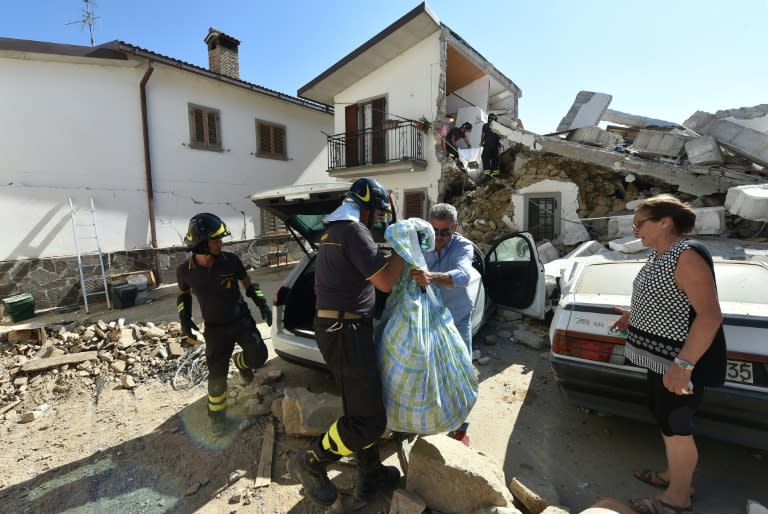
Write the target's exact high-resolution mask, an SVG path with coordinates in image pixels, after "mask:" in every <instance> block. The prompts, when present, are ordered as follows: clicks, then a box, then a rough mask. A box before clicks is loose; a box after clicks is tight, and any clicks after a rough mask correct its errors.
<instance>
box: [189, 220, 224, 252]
mask: <svg viewBox="0 0 768 514" xmlns="http://www.w3.org/2000/svg"><path fill="white" fill-rule="evenodd" d="M228 235H230V232H229V230H228V229H227V225H226V224H224V222H223V221H221V218H219V217H218V216H216V215H215V214H211V213H210V212H201V213H200V214H195V215H194V216H192V219H190V220H189V228H188V229H187V235H186V236H185V237H184V244H185V245H186V246H187V250H189V251H192V252H193V253H202V254H207V253H208V240H209V239H221V238H223V237H226V236H228Z"/></svg>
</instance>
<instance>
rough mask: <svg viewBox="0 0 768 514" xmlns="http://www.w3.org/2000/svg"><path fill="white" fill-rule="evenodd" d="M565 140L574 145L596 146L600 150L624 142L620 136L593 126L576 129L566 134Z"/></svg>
mask: <svg viewBox="0 0 768 514" xmlns="http://www.w3.org/2000/svg"><path fill="white" fill-rule="evenodd" d="M565 139H567V140H568V141H573V142H575V143H581V144H585V145H591V146H598V147H601V148H613V147H615V146H616V145H619V144H622V143H623V142H624V139H623V138H622V137H621V136H619V135H617V134H612V133H610V132H608V131H606V130H603V129H601V128H600V127H594V126H592V127H581V128H577V129H576V130H574V131H573V132H571V133H570V134H568V136H567V137H566V138H565Z"/></svg>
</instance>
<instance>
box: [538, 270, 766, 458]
mask: <svg viewBox="0 0 768 514" xmlns="http://www.w3.org/2000/svg"><path fill="white" fill-rule="evenodd" d="M644 263H645V261H644V260H643V261H638V260H632V261H606V262H595V261H593V262H581V263H579V264H577V265H576V266H574V268H572V271H571V273H570V279H568V280H567V281H565V283H564V284H561V288H562V297H561V299H560V303H559V304H558V306H557V308H556V309H555V313H554V317H553V319H552V324H551V326H550V332H549V335H550V340H551V342H552V350H551V363H552V370H553V371H554V375H555V379H556V381H557V383H558V385H559V387H560V389H561V391H562V392H563V394H564V395H565V398H566V399H567V400H568V401H569V402H570V403H572V404H574V405H578V406H582V407H587V408H589V409H593V410H596V411H601V412H606V413H610V414H616V415H620V416H625V417H629V418H634V419H639V420H644V421H652V419H651V416H650V413H649V411H648V408H647V407H646V405H647V402H646V397H647V393H646V385H645V370H644V369H642V368H638V367H636V366H634V365H632V364H631V363H630V362H629V361H628V360H627V359H626V358H625V357H624V338H623V337H622V335H620V334H617V333H614V332H612V331H611V330H610V327H611V325H612V324H613V323H614V321H616V319H618V317H619V314H618V313H616V312H615V311H614V310H613V307H614V306H618V307H624V308H627V307H628V306H629V304H630V299H631V296H632V282H633V280H634V278H635V276H636V275H637V272H638V271H639V270H640V268H641V267H642V266H643V264H644ZM715 276H716V281H717V289H718V296H719V299H720V308H721V310H722V312H723V315H724V317H725V320H724V322H723V328H724V331H725V339H726V344H727V347H728V367H727V375H726V383H725V385H724V386H722V387H716V388H711V389H710V390H708V391H707V394H706V395H705V397H704V401H703V403H702V405H701V407H700V410H699V412H698V415H697V418H696V432H697V433H699V434H704V435H708V436H711V437H716V438H718V439H722V440H726V441H730V442H734V443H738V444H743V445H746V446H752V447H755V448H762V449H768V303H767V302H768V293H766V291H768V265H767V264H766V263H763V262H759V261H726V260H715ZM694 387H695V384H694Z"/></svg>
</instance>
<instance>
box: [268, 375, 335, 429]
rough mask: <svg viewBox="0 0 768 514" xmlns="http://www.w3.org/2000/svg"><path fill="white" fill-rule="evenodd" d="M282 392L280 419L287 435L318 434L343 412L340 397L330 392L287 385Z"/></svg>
mask: <svg viewBox="0 0 768 514" xmlns="http://www.w3.org/2000/svg"><path fill="white" fill-rule="evenodd" d="M284 394H285V396H284V397H283V398H282V402H281V406H282V416H280V419H281V421H282V422H283V426H284V427H285V433H286V434H288V435H307V436H316V435H320V434H322V433H324V432H325V431H326V430H327V429H328V427H329V426H331V423H333V422H334V421H336V420H337V419H338V418H339V417H340V416H341V415H342V414H343V413H344V409H343V407H342V404H341V398H340V397H338V396H335V395H332V394H328V393H322V394H315V393H311V392H309V391H308V390H307V389H305V388H303V387H287V388H286V389H285V390H284Z"/></svg>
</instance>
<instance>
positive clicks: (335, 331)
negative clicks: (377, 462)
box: [315, 318, 387, 455]
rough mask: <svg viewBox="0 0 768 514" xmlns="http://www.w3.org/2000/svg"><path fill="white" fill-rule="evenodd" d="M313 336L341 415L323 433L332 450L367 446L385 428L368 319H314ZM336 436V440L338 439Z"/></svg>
mask: <svg viewBox="0 0 768 514" xmlns="http://www.w3.org/2000/svg"><path fill="white" fill-rule="evenodd" d="M315 339H316V340H317V346H318V348H319V349H320V352H321V353H322V354H323V358H324V359H325V362H326V364H328V368H329V369H330V371H331V374H332V375H333V378H334V380H335V381H336V383H337V384H338V385H339V387H340V388H341V397H342V402H343V406H344V415H343V416H342V417H341V418H339V419H338V420H337V421H336V423H335V424H334V425H333V426H332V429H331V431H329V433H328V434H327V436H329V439H330V440H331V442H332V443H333V445H332V446H335V448H333V447H332V448H331V450H332V451H333V452H334V453H337V454H339V455H346V454H348V453H350V452H357V451H359V450H361V449H362V448H364V447H366V446H369V445H371V444H372V443H374V442H376V440H377V439H378V438H379V436H381V434H383V433H384V430H386V428H387V413H386V410H385V408H384V399H383V397H382V391H381V378H380V376H379V368H378V366H377V364H376V352H375V349H374V344H373V321H372V319H371V318H361V319H342V320H338V319H331V318H315ZM339 439H340V440H339Z"/></svg>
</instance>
